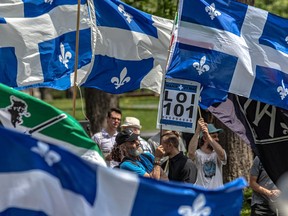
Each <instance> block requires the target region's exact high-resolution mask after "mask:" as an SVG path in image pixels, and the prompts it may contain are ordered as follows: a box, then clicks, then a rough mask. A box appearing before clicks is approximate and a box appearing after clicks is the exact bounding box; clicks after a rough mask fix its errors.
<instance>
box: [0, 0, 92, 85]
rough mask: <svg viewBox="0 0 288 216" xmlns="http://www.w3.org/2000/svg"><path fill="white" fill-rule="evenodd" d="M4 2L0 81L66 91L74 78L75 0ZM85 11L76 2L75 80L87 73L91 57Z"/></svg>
mask: <svg viewBox="0 0 288 216" xmlns="http://www.w3.org/2000/svg"><path fill="white" fill-rule="evenodd" d="M5 2H6V1H5ZM5 2H4V3H3V2H1V3H0V14H1V17H0V56H1V58H0V72H1V73H0V82H1V83H5V84H6V85H8V86H11V87H20V88H21V87H24V86H31V85H42V86H48V87H53V88H58V89H66V88H68V87H70V86H71V85H70V79H71V80H73V79H74V76H73V71H74V60H75V37H76V21H75V20H76V18H77V0H70V1H59V2H58V3H57V4H56V3H54V1H53V0H45V1H42V2H41V1H34V2H26V1H22V0H14V1H12V2H11V1H8V2H11V3H8V2H6V3H5ZM68 2H69V4H68ZM87 11H88V6H87V5H86V4H82V5H81V7H80V39H81V41H80V46H79V47H80V48H79V65H78V66H79V67H78V68H79V77H78V78H79V79H78V80H81V78H83V76H84V75H85V74H86V73H87V72H85V71H87V68H89V66H90V63H91V56H92V46H91V39H90V38H91V30H90V24H89V14H88V12H87ZM68 17H69V18H68ZM70 75H71V77H70ZM67 82H68V84H67ZM64 83H65V84H64ZM63 85H65V86H63Z"/></svg>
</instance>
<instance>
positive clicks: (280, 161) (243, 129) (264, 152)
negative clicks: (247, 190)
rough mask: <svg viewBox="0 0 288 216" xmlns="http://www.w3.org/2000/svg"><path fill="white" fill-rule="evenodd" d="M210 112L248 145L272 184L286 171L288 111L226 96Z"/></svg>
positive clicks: (287, 168) (210, 108)
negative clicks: (224, 99) (257, 157)
mask: <svg viewBox="0 0 288 216" xmlns="http://www.w3.org/2000/svg"><path fill="white" fill-rule="evenodd" d="M209 111H210V112H211V113H212V114H213V115H214V116H216V117H217V118H218V119H219V120H220V121H222V122H223V123H224V124H225V125H226V126H227V127H228V128H230V129H231V130H232V131H234V132H235V133H236V134H238V135H239V136H240V137H241V138H242V139H243V140H244V141H245V142H246V143H247V144H250V145H251V147H252V149H253V150H254V152H255V153H256V154H257V155H258V156H259V158H260V160H261V162H262V163H263V166H264V168H265V170H266V171H267V173H268V175H269V177H270V178H271V179H272V180H273V182H274V183H275V184H277V183H278V180H279V178H280V177H281V176H282V175H283V174H284V173H286V172H288V164H287V155H288V147H287V143H288V111H287V110H284V109H282V108H279V107H276V106H273V105H269V104H265V103H261V102H259V101H254V100H251V99H247V98H245V97H240V96H236V95H232V94H229V98H228V99H227V101H225V102H223V103H221V104H220V105H218V106H215V107H214V106H211V107H209Z"/></svg>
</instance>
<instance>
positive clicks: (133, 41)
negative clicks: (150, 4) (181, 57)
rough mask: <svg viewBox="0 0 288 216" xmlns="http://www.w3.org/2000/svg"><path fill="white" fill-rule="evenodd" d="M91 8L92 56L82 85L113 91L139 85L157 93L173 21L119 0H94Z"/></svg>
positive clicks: (126, 89)
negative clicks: (94, 43) (90, 67)
mask: <svg viewBox="0 0 288 216" xmlns="http://www.w3.org/2000/svg"><path fill="white" fill-rule="evenodd" d="M91 3H92V1H91ZM93 8H95V14H96V17H95V16H94V17H92V18H93V23H96V25H95V26H93V30H94V28H95V33H96V37H95V38H94V39H95V41H96V47H95V50H94V55H95V56H93V57H94V59H93V69H92V71H91V73H90V74H89V76H88V77H87V79H86V80H83V84H82V86H84V87H93V88H98V89H100V90H103V91H105V92H109V93H113V94H120V93H123V92H128V91H132V90H136V89H139V88H148V89H150V90H153V91H155V92H158V93H160V88H161V82H162V77H163V73H164V71H165V66H166V62H167V56H168V48H169V42H170V35H171V30H172V25H173V24H172V21H171V20H167V19H163V18H160V17H156V16H153V15H150V14H147V13H144V12H142V11H140V10H137V9H135V8H133V7H131V6H129V5H127V4H125V3H123V2H121V1H118V0H94V6H91V9H93Z"/></svg>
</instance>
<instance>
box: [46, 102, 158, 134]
mask: <svg viewBox="0 0 288 216" xmlns="http://www.w3.org/2000/svg"><path fill="white" fill-rule="evenodd" d="M119 103H120V108H121V110H122V112H123V119H124V117H126V116H133V117H136V118H138V119H139V120H140V121H141V125H142V128H143V129H142V131H150V130H155V129H156V122H157V114H158V103H159V97H156V96H147V97H121V98H120V101H119ZM49 104H51V105H52V106H55V107H57V108H58V109H61V110H63V111H64V112H66V113H68V114H70V115H72V114H73V101H72V99H57V100H52V101H49ZM82 107H83V110H84V113H85V103H84V101H83V105H82V102H81V99H77V100H76V109H75V118H76V119H77V120H83V119H85V114H83V112H82Z"/></svg>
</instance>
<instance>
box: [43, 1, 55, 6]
mask: <svg viewBox="0 0 288 216" xmlns="http://www.w3.org/2000/svg"><path fill="white" fill-rule="evenodd" d="M53 1H54V0H45V1H44V2H45V3H50V5H51V4H52V3H53Z"/></svg>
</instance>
